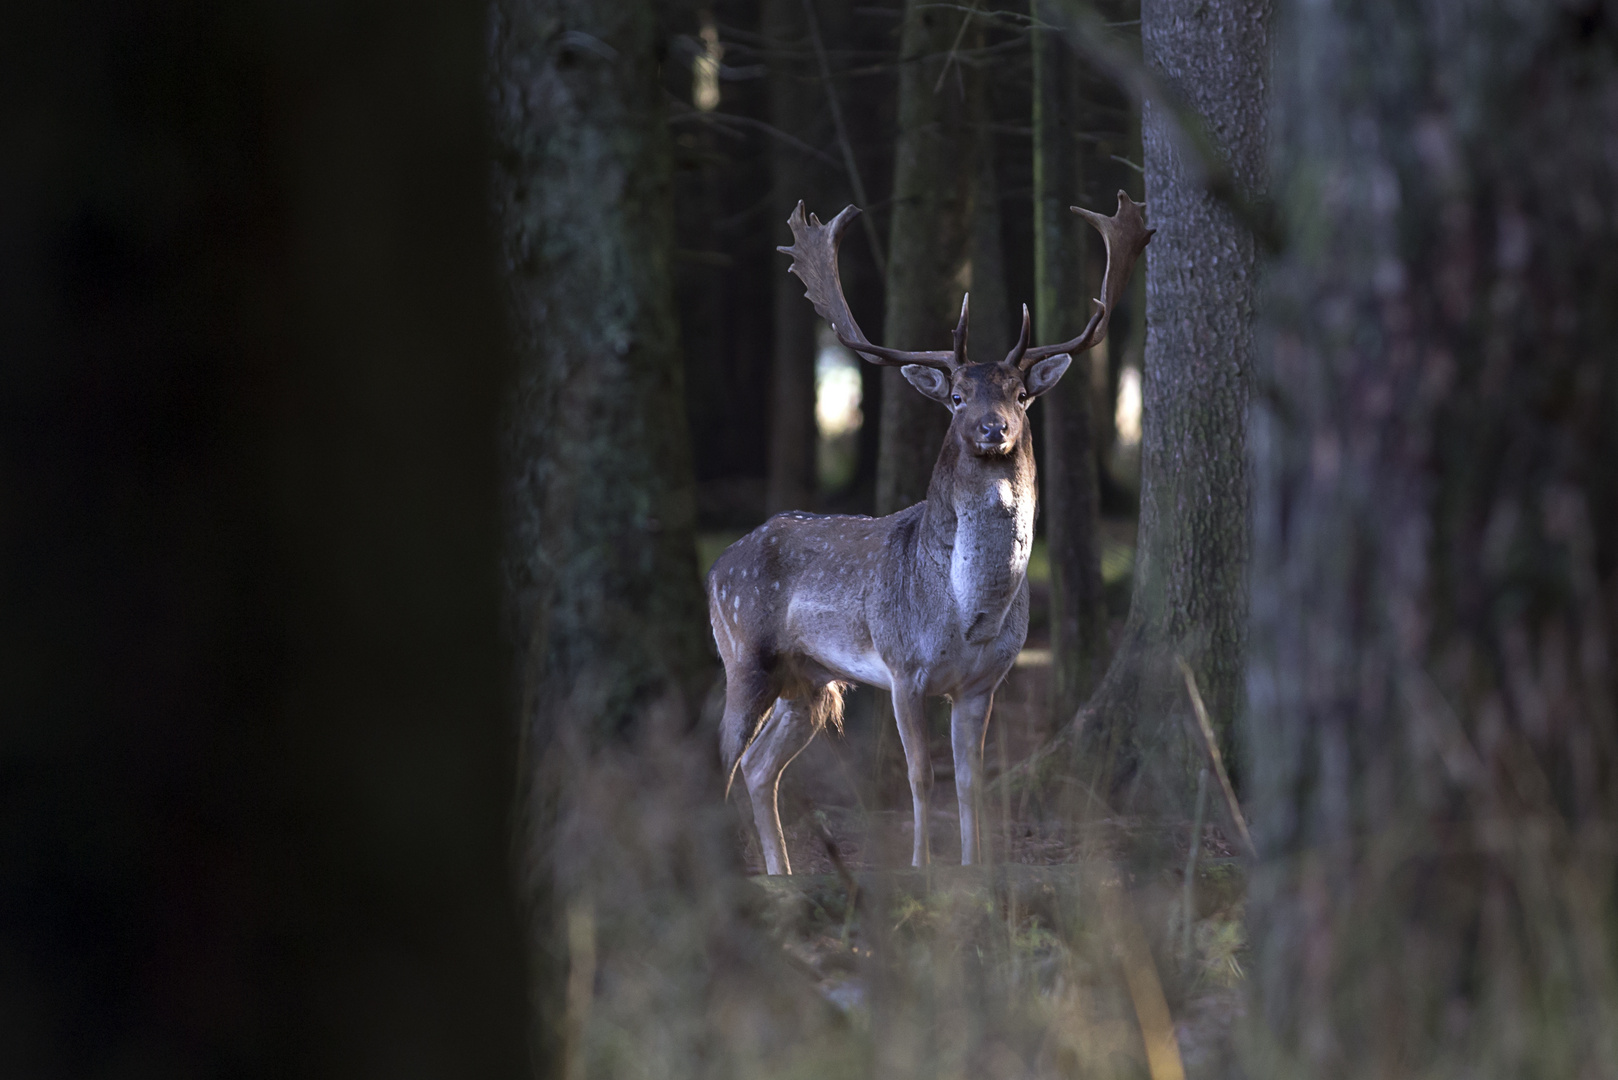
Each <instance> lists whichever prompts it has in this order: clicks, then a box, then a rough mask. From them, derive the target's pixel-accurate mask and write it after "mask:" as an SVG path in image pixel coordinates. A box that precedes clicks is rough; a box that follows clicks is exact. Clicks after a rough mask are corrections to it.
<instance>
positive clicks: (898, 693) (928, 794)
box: [893, 680, 933, 866]
mask: <svg viewBox="0 0 1618 1080" xmlns="http://www.w3.org/2000/svg"><path fill="white" fill-rule="evenodd" d="M896 681H897V680H896ZM893 717H894V719H895V720H897V721H898V723H899V742H901V743H902V744H903V745H904V748H905V768H906V771H907V772H908V773H909V774H910V803H911V808H912V811H913V812H914V814H915V822H916V831H915V843H914V845H913V846H912V848H911V852H910V865H911V866H926V865H927V863H928V861H929V860H930V859H931V858H932V856H933V848H932V842H931V838H930V837H929V835H928V827H927V823H928V817H929V815H928V810H929V804H930V803H931V800H932V792H933V759H932V755H931V754H929V753H928V751H927V699H926V698H925V697H923V696H922V695H921V694H918V693H912V692H910V691H908V690H901V689H898V688H895V689H894V691H893Z"/></svg>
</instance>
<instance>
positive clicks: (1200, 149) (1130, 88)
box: [1051, 0, 1286, 252]
mask: <svg viewBox="0 0 1618 1080" xmlns="http://www.w3.org/2000/svg"><path fill="white" fill-rule="evenodd" d="M1051 7H1053V8H1059V9H1060V10H1061V15H1060V16H1059V17H1060V19H1061V23H1062V25H1061V26H1059V27H1057V28H1056V29H1058V30H1059V31H1060V32H1061V33H1062V34H1063V35H1064V36H1065V37H1066V38H1067V40H1068V43H1069V45H1070V46H1071V47H1072V49H1073V50H1074V51H1075V52H1077V53H1078V54H1079V55H1081V56H1083V57H1085V58H1086V59H1088V60H1089V61H1091V62H1092V63H1094V64H1095V65H1096V66H1098V67H1100V68H1101V69H1102V70H1103V71H1105V72H1106V73H1107V75H1108V76H1110V77H1111V78H1112V80H1113V82H1114V83H1116V84H1117V85H1118V86H1119V87H1120V88H1121V89H1122V90H1124V92H1125V93H1127V94H1128V95H1129V96H1130V97H1131V98H1133V99H1134V100H1135V101H1136V102H1145V101H1150V102H1151V103H1152V104H1153V105H1154V106H1156V107H1157V108H1161V109H1162V110H1163V111H1164V112H1166V113H1167V114H1168V118H1169V120H1170V122H1171V124H1172V126H1173V128H1174V130H1176V131H1177V132H1178V133H1179V135H1180V136H1181V139H1180V145H1181V149H1182V150H1183V152H1184V153H1185V154H1186V155H1187V156H1188V157H1189V158H1190V159H1191V160H1192V161H1193V162H1195V163H1196V164H1197V165H1199V166H1200V167H1201V170H1202V188H1203V190H1204V191H1206V192H1207V193H1208V194H1209V195H1210V196H1212V197H1213V198H1214V199H1216V200H1218V201H1219V202H1221V203H1223V204H1224V205H1225V208H1226V209H1227V210H1229V211H1230V213H1231V216H1233V217H1234V218H1235V219H1236V220H1237V221H1238V222H1240V223H1241V224H1242V225H1244V226H1246V228H1247V229H1248V230H1249V231H1250V232H1251V233H1252V234H1253V237H1254V239H1256V240H1257V241H1258V243H1259V245H1260V246H1261V247H1262V248H1263V249H1264V250H1265V251H1268V252H1277V251H1280V250H1281V249H1282V248H1283V247H1285V245H1286V236H1285V233H1284V230H1283V228H1282V223H1281V221H1280V218H1279V217H1278V216H1277V215H1276V213H1275V210H1274V207H1273V206H1272V205H1271V204H1270V203H1269V202H1268V200H1267V199H1266V198H1265V197H1264V193H1262V192H1248V191H1244V190H1243V188H1242V185H1241V184H1240V183H1238V182H1237V180H1236V176H1235V174H1234V173H1233V172H1232V171H1231V168H1230V163H1229V162H1228V161H1226V160H1225V156H1224V154H1222V153H1221V152H1220V150H1219V146H1218V144H1217V143H1216V142H1215V141H1214V138H1213V136H1212V135H1211V134H1210V133H1209V129H1208V122H1207V120H1206V119H1205V118H1204V117H1203V116H1202V114H1201V113H1199V112H1197V110H1196V109H1194V108H1193V107H1192V106H1191V105H1190V104H1189V103H1188V102H1187V101H1186V100H1185V99H1184V98H1183V97H1182V96H1181V95H1179V94H1178V93H1176V92H1175V91H1174V90H1173V88H1172V87H1170V86H1169V85H1168V84H1167V83H1165V82H1164V81H1163V80H1162V79H1160V78H1158V76H1157V74H1156V73H1155V72H1153V71H1152V70H1151V68H1149V67H1148V66H1147V65H1146V63H1145V61H1143V60H1141V59H1139V58H1138V57H1136V56H1134V55H1132V54H1131V53H1130V51H1129V50H1128V49H1126V48H1125V47H1124V46H1123V45H1122V43H1121V42H1120V41H1119V40H1118V35H1116V34H1114V33H1112V31H1111V29H1110V28H1109V26H1108V25H1107V24H1106V23H1105V22H1104V21H1103V20H1102V19H1101V17H1100V15H1098V14H1097V13H1096V11H1095V9H1094V8H1092V7H1091V6H1090V5H1089V4H1087V3H1084V2H1083V0H1054V2H1053V3H1052V5H1051Z"/></svg>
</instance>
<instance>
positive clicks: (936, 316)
mask: <svg viewBox="0 0 1618 1080" xmlns="http://www.w3.org/2000/svg"><path fill="white" fill-rule="evenodd" d="M963 19H967V20H972V19H973V16H972V15H970V14H969V13H966V12H962V11H957V10H954V9H951V8H946V7H943V6H939V5H935V4H930V3H928V2H927V0H905V11H904V28H903V32H902V35H901V37H900V43H899V62H900V73H899V135H898V145H897V149H896V151H895V161H894V173H893V223H892V231H891V233H890V239H889V241H888V287H887V315H886V318H884V319H883V328H882V344H884V345H888V346H890V347H893V348H897V349H942V348H948V347H949V340H950V338H949V334H950V331H951V330H953V329H954V328H955V322H956V319H957V318H958V317H959V316H960V303H961V292H962V290H963V287H964V284H965V281H964V277H965V275H964V274H963V271H964V270H965V269H966V266H967V263H968V260H969V259H970V258H971V256H972V237H973V231H974V228H973V226H974V215H973V207H974V198H973V192H974V189H975V188H976V186H977V180H978V169H977V164H976V160H975V158H976V150H977V147H978V143H979V138H978V134H977V132H976V131H975V130H974V122H975V121H976V120H978V119H980V118H981V116H982V95H983V83H982V77H981V73H980V72H979V71H978V69H977V67H976V66H975V64H973V63H963V62H962V60H961V58H960V57H959V56H958V55H956V53H957V52H958V51H959V50H966V49H972V48H976V47H977V46H978V45H980V44H981V42H982V31H981V29H980V28H979V27H977V26H976V25H968V26H967V27H966V28H965V30H964V33H963V29H962V26H961V21H962V20H963ZM974 22H975V20H974ZM881 424H882V432H881V450H880V452H879V456H878V459H877V473H876V512H877V513H878V514H891V513H893V512H895V511H897V510H903V509H904V508H905V507H907V506H910V505H912V504H914V503H918V502H920V501H921V500H922V499H925V498H926V497H927V481H928V479H929V478H930V477H931V476H932V471H933V463H934V462H935V461H936V460H937V458H938V450H939V447H940V446H941V445H942V444H943V439H944V431H945V429H946V428H948V426H949V413H948V412H947V411H945V410H944V409H942V408H940V407H939V405H938V403H937V402H934V401H929V400H928V399H926V398H924V397H922V396H921V395H920V394H919V393H917V392H916V391H915V389H914V388H912V387H911V386H910V384H909V383H907V382H905V380H904V376H903V375H901V374H900V373H899V369H898V368H892V369H889V370H887V371H884V372H883V375H882V416H881Z"/></svg>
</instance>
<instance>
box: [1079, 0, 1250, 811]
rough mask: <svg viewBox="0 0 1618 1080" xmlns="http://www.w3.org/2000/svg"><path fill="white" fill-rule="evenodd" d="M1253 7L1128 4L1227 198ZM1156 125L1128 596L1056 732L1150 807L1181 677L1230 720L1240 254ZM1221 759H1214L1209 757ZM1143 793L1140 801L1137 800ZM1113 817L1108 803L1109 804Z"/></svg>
mask: <svg viewBox="0 0 1618 1080" xmlns="http://www.w3.org/2000/svg"><path fill="white" fill-rule="evenodd" d="M1268 11H1269V3H1268V0H1215V2H1209V0H1161V2H1156V3H1148V4H1143V5H1142V12H1141V19H1142V21H1141V37H1142V45H1143V49H1144V54H1145V59H1146V62H1147V63H1148V64H1149V65H1151V67H1152V68H1153V69H1154V70H1155V71H1156V72H1157V73H1158V75H1159V77H1161V78H1163V79H1165V80H1166V81H1168V82H1169V83H1170V84H1171V85H1172V86H1174V87H1175V88H1176V89H1177V90H1178V92H1179V93H1180V95H1181V96H1182V98H1183V99H1184V100H1185V101H1186V102H1187V103H1188V104H1189V105H1190V107H1191V108H1192V109H1193V110H1194V111H1195V112H1196V113H1197V114H1199V115H1200V116H1201V117H1203V118H1204V120H1205V122H1206V125H1207V130H1208V133H1209V136H1210V138H1211V140H1212V141H1213V143H1214V145H1215V146H1216V148H1217V150H1218V152H1219V153H1220V154H1222V155H1223V156H1224V158H1225V160H1226V162H1227V163H1228V166H1229V169H1230V172H1231V174H1232V176H1233V178H1234V181H1235V183H1236V184H1237V185H1238V187H1241V188H1245V189H1246V190H1247V191H1248V192H1259V191H1262V190H1263V189H1264V175H1265V164H1264V155H1265V149H1266V147H1265V108H1266V101H1265V93H1264V80H1265V77H1266V75H1265V73H1266V69H1267V65H1268V55H1269V48H1268V39H1267V24H1268V21H1269V18H1268ZM1172 125H1173V120H1172V119H1171V118H1170V116H1169V115H1167V114H1166V113H1165V111H1164V109H1163V108H1162V107H1161V106H1160V105H1159V104H1157V103H1154V102H1150V101H1149V102H1147V103H1146V105H1145V108H1144V113H1143V118H1142V139H1143V143H1144V150H1145V165H1146V204H1147V221H1148V223H1149V224H1150V225H1151V226H1152V227H1154V228H1155V229H1157V235H1156V236H1155V237H1154V238H1153V240H1152V243H1151V246H1150V247H1148V248H1147V249H1146V316H1147V339H1146V370H1145V372H1144V373H1143V379H1142V388H1141V397H1142V405H1143V412H1144V424H1143V431H1142V445H1141V510H1140V531H1139V539H1138V542H1137V547H1136V556H1135V573H1134V586H1133V588H1134V593H1133V597H1132V599H1131V603H1130V612H1129V617H1128V620H1127V622H1126V624H1125V627H1124V632H1123V637H1122V639H1121V641H1120V642H1119V645H1118V649H1117V652H1116V653H1115V654H1114V656H1113V659H1112V662H1111V663H1110V665H1109V666H1108V669H1107V673H1106V675H1105V676H1104V677H1103V679H1102V682H1101V685H1100V686H1098V687H1097V688H1096V691H1095V693H1094V694H1093V695H1092V696H1091V698H1090V700H1089V701H1088V702H1087V703H1086V704H1085V706H1084V708H1083V709H1082V710H1081V711H1080V712H1079V714H1078V715H1077V716H1076V717H1075V718H1074V720H1073V722H1072V723H1071V724H1070V725H1069V727H1068V729H1067V730H1066V731H1065V732H1064V733H1063V736H1062V739H1061V741H1060V743H1059V747H1060V748H1061V750H1062V751H1063V752H1062V754H1061V755H1060V756H1058V757H1057V758H1056V759H1055V760H1054V761H1053V762H1051V764H1053V765H1054V764H1055V763H1056V762H1071V761H1072V760H1073V758H1072V757H1071V751H1072V750H1074V749H1077V751H1078V758H1077V761H1078V763H1079V765H1078V772H1079V775H1080V777H1081V778H1082V779H1083V780H1085V781H1087V782H1090V781H1094V782H1096V783H1097V784H1098V791H1099V793H1100V794H1102V795H1103V796H1104V797H1106V798H1109V799H1114V800H1122V802H1125V803H1128V802H1133V803H1134V804H1136V805H1154V806H1158V807H1160V808H1164V809H1167V808H1168V807H1171V806H1174V805H1176V804H1177V803H1178V802H1181V801H1186V800H1187V799H1188V798H1189V796H1188V794H1187V793H1188V792H1189V790H1190V788H1191V785H1192V784H1193V783H1194V779H1195V776H1196V771H1197V766H1198V764H1199V760H1200V759H1197V758H1194V757H1187V754H1195V744H1194V743H1193V742H1190V741H1188V740H1187V737H1186V736H1187V729H1186V727H1185V717H1186V715H1187V706H1186V704H1185V689H1184V685H1183V683H1182V681H1181V679H1180V676H1179V673H1178V671H1177V670H1176V667H1175V664H1174V657H1175V656H1176V655H1179V656H1182V657H1184V658H1185V660H1186V661H1187V662H1188V663H1189V664H1190V665H1191V667H1192V669H1193V670H1194V671H1195V673H1196V677H1197V679H1198V682H1199V684H1200V687H1201V690H1202V694H1203V696H1204V698H1205V699H1206V701H1207V704H1208V708H1209V710H1210V712H1211V713H1212V716H1213V719H1214V723H1215V725H1216V726H1217V727H1218V728H1219V730H1220V732H1221V737H1222V738H1225V739H1227V740H1228V737H1229V736H1228V732H1229V730H1230V727H1231V724H1232V720H1233V717H1234V716H1235V715H1236V714H1237V713H1238V712H1239V711H1240V710H1241V708H1242V669H1241V663H1242V649H1243V642H1244V639H1245V634H1246V618H1247V599H1246V592H1245V580H1246V578H1245V571H1246V564H1247V546H1248V521H1247V463H1246V423H1247V393H1248V390H1247V384H1248V374H1249V367H1250V356H1251V350H1252V328H1251V321H1252V315H1253V290H1254V286H1255V278H1256V273H1255V268H1256V245H1255V242H1254V239H1253V237H1252V235H1251V233H1250V231H1249V230H1248V228H1247V227H1246V226H1244V225H1241V224H1239V223H1238V222H1237V221H1236V220H1235V218H1234V217H1233V216H1232V215H1231V213H1230V212H1229V210H1228V209H1227V208H1226V207H1225V206H1224V205H1223V204H1221V203H1220V202H1218V201H1217V200H1216V199H1215V198H1214V197H1213V196H1212V195H1211V194H1209V192H1208V190H1207V184H1206V179H1205V174H1204V171H1203V167H1202V165H1201V163H1200V162H1199V161H1197V160H1196V159H1195V158H1188V157H1187V156H1186V153H1185V152H1184V151H1183V149H1182V146H1181V143H1180V140H1179V137H1178V136H1177V134H1176V133H1175V131H1174V130H1173V127H1172ZM1228 757H1229V755H1228V754H1227V759H1228ZM1148 789H1150V790H1148ZM1120 808H1121V807H1120Z"/></svg>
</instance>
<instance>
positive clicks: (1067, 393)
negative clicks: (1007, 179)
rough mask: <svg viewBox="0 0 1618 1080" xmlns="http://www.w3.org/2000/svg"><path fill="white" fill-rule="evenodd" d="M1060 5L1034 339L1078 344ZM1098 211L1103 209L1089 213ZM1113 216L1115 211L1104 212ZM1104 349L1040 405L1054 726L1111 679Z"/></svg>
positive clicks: (1049, 83)
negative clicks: (1102, 487)
mask: <svg viewBox="0 0 1618 1080" xmlns="http://www.w3.org/2000/svg"><path fill="white" fill-rule="evenodd" d="M1053 6H1054V5H1051V4H1047V3H1042V2H1036V3H1035V4H1034V7H1033V14H1034V19H1035V23H1036V26H1035V29H1033V30H1032V31H1031V32H1030V36H1031V42H1030V45H1031V49H1032V52H1033V129H1034V139H1033V145H1034V305H1033V306H1034V328H1035V334H1034V340H1035V341H1040V342H1049V341H1065V340H1067V339H1069V338H1072V337H1076V336H1077V335H1078V334H1079V332H1080V331H1081V330H1083V329H1084V324H1085V323H1086V321H1088V319H1089V317H1090V310H1091V307H1092V305H1091V304H1090V301H1089V297H1091V296H1092V295H1094V290H1093V289H1091V288H1090V287H1089V284H1090V283H1089V282H1088V281H1087V280H1086V278H1087V274H1086V270H1087V264H1088V261H1089V260H1088V259H1087V257H1086V256H1087V249H1088V245H1089V237H1088V236H1087V235H1086V233H1088V232H1089V231H1090V227H1089V226H1088V225H1086V224H1085V223H1084V222H1083V221H1081V220H1079V219H1078V217H1077V215H1075V214H1074V213H1072V211H1070V210H1069V209H1068V207H1069V206H1072V205H1074V204H1075V203H1086V204H1087V200H1084V199H1083V198H1082V193H1083V190H1084V184H1083V179H1082V177H1081V176H1080V174H1079V143H1078V139H1077V135H1078V130H1077V128H1076V125H1077V124H1079V123H1080V120H1081V117H1083V115H1084V109H1083V102H1082V100H1081V98H1080V95H1079V72H1078V70H1077V68H1078V61H1077V59H1076V58H1075V57H1074V56H1073V54H1072V53H1071V51H1070V50H1069V49H1068V48H1067V47H1066V45H1065V44H1064V43H1063V41H1062V38H1061V33H1060V32H1059V31H1057V30H1054V29H1041V28H1040V27H1041V26H1042V25H1043V26H1051V25H1054V24H1055V22H1056V19H1057V15H1056V12H1055V11H1054V10H1051V9H1052V8H1053ZM1087 208H1088V209H1096V208H1097V207H1095V206H1087ZM1100 209H1101V211H1102V212H1103V213H1106V212H1109V207H1108V206H1107V205H1106V204H1105V203H1103V204H1101V206H1100ZM1096 362H1097V358H1096V356H1095V354H1094V351H1092V352H1088V353H1083V354H1081V355H1079V356H1076V357H1074V358H1073V366H1072V368H1071V370H1069V371H1068V373H1067V376H1066V378H1064V379H1063V380H1062V381H1061V382H1060V383H1058V384H1057V385H1056V388H1055V389H1054V390H1052V391H1051V392H1050V393H1048V394H1046V395H1045V397H1044V399H1043V400H1042V401H1041V403H1040V407H1039V411H1040V414H1041V415H1040V425H1041V427H1042V428H1043V431H1042V433H1041V437H1042V438H1043V439H1044V441H1045V460H1044V463H1043V465H1044V468H1043V471H1042V474H1041V476H1040V481H1041V485H1040V486H1041V487H1042V488H1043V491H1042V492H1041V494H1042V495H1043V496H1044V505H1043V506H1042V507H1041V511H1042V515H1041V516H1042V518H1043V520H1044V524H1045V541H1046V548H1047V550H1048V551H1049V553H1050V566H1051V614H1050V626H1051V688H1050V705H1051V716H1052V721H1053V725H1059V724H1062V723H1064V722H1065V721H1067V720H1068V719H1069V718H1070V717H1072V716H1073V713H1074V711H1075V710H1076V709H1078V707H1079V706H1080V705H1081V704H1083V702H1084V700H1085V698H1086V697H1088V696H1089V694H1090V691H1091V690H1092V689H1093V688H1094V686H1095V683H1096V680H1097V678H1098V677H1099V676H1100V674H1101V665H1102V662H1103V655H1104V652H1105V649H1106V636H1107V622H1106V614H1107V613H1106V605H1105V602H1104V600H1103V597H1102V594H1101V560H1100V556H1099V554H1098V551H1097V547H1096V518H1097V515H1098V513H1099V503H1100V496H1099V489H1098V486H1097V480H1098V476H1097V465H1096V456H1095V434H1094V431H1093V429H1092V422H1093V418H1092V404H1091V403H1092V398H1093V391H1092V387H1091V380H1090V365H1091V364H1093V363H1096Z"/></svg>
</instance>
